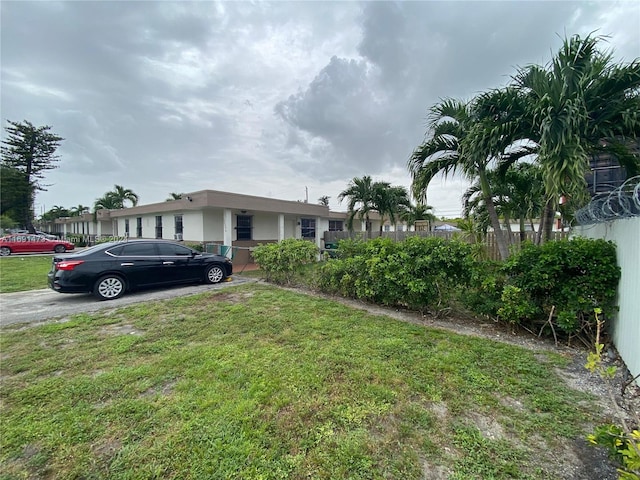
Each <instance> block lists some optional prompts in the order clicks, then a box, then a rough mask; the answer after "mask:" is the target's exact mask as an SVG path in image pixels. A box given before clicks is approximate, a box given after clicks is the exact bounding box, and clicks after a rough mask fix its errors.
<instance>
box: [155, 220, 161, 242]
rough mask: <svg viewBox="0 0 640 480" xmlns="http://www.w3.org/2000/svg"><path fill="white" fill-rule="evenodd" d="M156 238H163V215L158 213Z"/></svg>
mask: <svg viewBox="0 0 640 480" xmlns="http://www.w3.org/2000/svg"><path fill="white" fill-rule="evenodd" d="M156 238H162V215H156Z"/></svg>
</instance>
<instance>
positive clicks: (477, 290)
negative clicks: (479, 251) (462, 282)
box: [459, 257, 506, 319]
mask: <svg viewBox="0 0 640 480" xmlns="http://www.w3.org/2000/svg"><path fill="white" fill-rule="evenodd" d="M475 258H477V257H475ZM502 266H503V265H502V263H500V262H495V261H489V260H485V261H478V262H476V263H475V264H474V268H473V270H472V272H471V280H470V284H469V288H465V289H463V290H461V291H460V295H459V299H460V301H461V302H462V304H463V305H464V306H465V307H467V308H468V309H469V310H471V311H472V312H474V313H476V314H478V315H482V316H484V317H489V318H492V319H495V318H497V316H498V310H499V308H500V307H501V306H502V303H503V302H502V290H503V288H504V285H505V282H506V275H505V273H504V271H503V268H502Z"/></svg>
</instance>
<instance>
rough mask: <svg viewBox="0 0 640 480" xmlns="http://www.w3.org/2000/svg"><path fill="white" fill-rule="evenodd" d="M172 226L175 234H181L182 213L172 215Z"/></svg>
mask: <svg viewBox="0 0 640 480" xmlns="http://www.w3.org/2000/svg"><path fill="white" fill-rule="evenodd" d="M173 226H174V227H175V230H176V235H182V233H183V232H182V215H174V217H173Z"/></svg>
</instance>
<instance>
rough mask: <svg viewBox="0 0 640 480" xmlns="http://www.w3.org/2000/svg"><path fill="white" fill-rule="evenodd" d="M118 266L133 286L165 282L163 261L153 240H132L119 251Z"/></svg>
mask: <svg viewBox="0 0 640 480" xmlns="http://www.w3.org/2000/svg"><path fill="white" fill-rule="evenodd" d="M116 258H117V263H116V268H117V269H118V270H119V271H120V272H122V274H124V276H125V277H126V279H127V283H128V284H129V286H131V287H145V286H149V285H156V284H159V283H163V281H162V261H161V259H160V256H159V255H158V252H157V250H156V246H155V244H154V243H152V242H131V243H127V244H126V245H124V246H123V247H122V250H119V251H118V255H117V257H116Z"/></svg>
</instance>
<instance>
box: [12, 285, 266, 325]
mask: <svg viewBox="0 0 640 480" xmlns="http://www.w3.org/2000/svg"><path fill="white" fill-rule="evenodd" d="M255 281H257V280H256V279H255V278H247V277H240V276H236V277H233V278H232V280H231V281H230V282H222V283H217V284H214V285H189V286H185V287H173V288H163V289H153V290H141V291H137V292H133V293H127V294H126V295H123V296H122V297H121V298H118V299H116V300H108V301H99V300H97V299H96V298H95V297H94V296H93V295H91V294H88V293H86V294H85V293H80V294H64V293H58V292H54V291H53V290H50V289H46V290H30V291H28V292H16V293H3V294H0V326H6V325H10V324H14V323H34V322H41V321H43V320H47V319H50V318H57V317H66V316H69V315H73V314H76V313H85V312H96V311H98V310H104V309H110V308H117V307H121V306H124V305H131V304H133V303H141V302H149V301H153V300H164V299H168V298H174V297H183V296H185V295H195V294H197V293H203V292H207V291H210V290H220V289H221V288H226V287H230V286H233V285H241V284H243V283H247V282H255Z"/></svg>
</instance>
